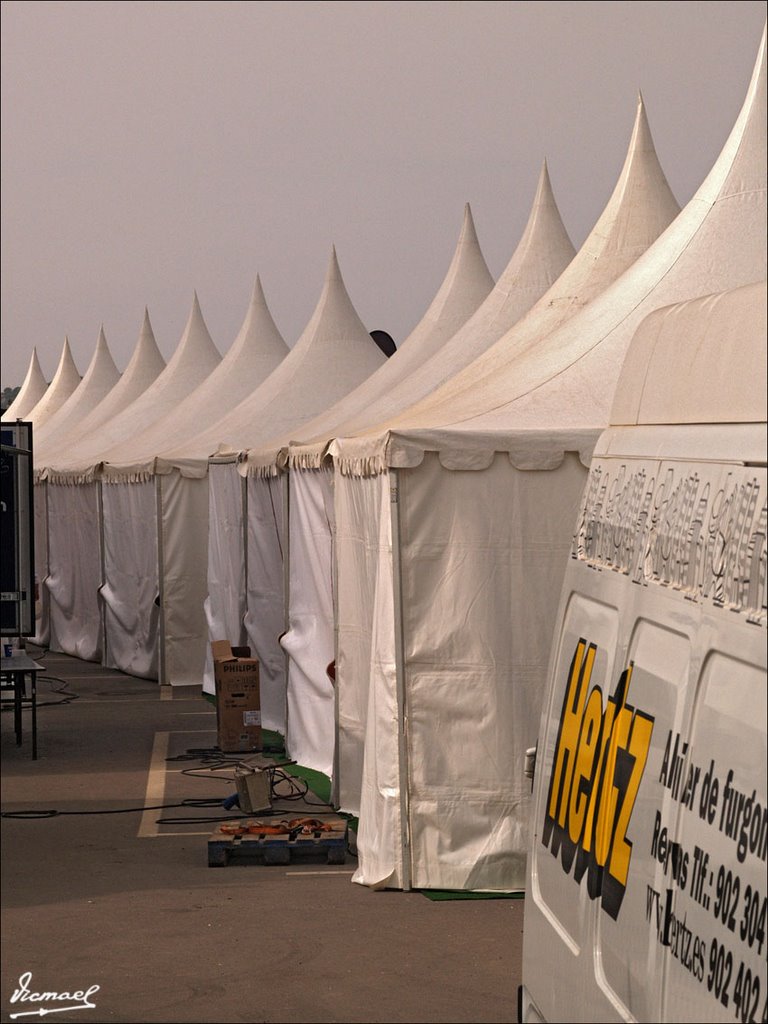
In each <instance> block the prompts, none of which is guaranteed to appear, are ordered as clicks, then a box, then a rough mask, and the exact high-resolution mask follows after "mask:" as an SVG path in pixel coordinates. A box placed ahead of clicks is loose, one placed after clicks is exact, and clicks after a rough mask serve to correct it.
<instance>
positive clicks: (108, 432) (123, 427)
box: [51, 293, 221, 477]
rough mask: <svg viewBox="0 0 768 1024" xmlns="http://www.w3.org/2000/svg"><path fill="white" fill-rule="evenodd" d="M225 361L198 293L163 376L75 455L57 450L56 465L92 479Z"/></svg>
mask: <svg viewBox="0 0 768 1024" xmlns="http://www.w3.org/2000/svg"><path fill="white" fill-rule="evenodd" d="M220 362H221V355H220V354H219V352H218V350H217V349H216V346H215V345H214V343H213V341H212V339H211V336H210V334H209V333H208V328H207V326H206V324H205V320H204V319H203V314H202V311H201V309H200V303H199V301H198V298H197V293H195V295H194V298H193V300H192V309H191V310H190V313H189V318H188V320H187V324H186V326H185V328H184V333H183V334H182V337H181V340H180V341H179V344H178V346H177V348H176V351H175V352H174V354H173V356H172V358H171V360H170V361H169V363H168V365H167V366H166V367H165V369H164V370H163V371H162V373H160V374H159V375H158V376H157V377H156V378H155V380H154V381H153V382H152V384H151V385H150V387H149V388H147V390H146V391H144V392H143V393H142V394H141V395H139V396H138V397H136V398H135V399H134V401H133V402H131V403H130V405H128V406H126V407H124V408H123V409H122V411H120V412H119V413H117V414H115V415H113V416H111V417H110V418H109V419H108V420H104V421H103V422H102V423H101V424H100V425H99V429H98V430H97V431H95V432H93V433H91V434H89V435H88V436H85V435H83V434H80V436H79V438H78V441H77V443H76V444H74V445H73V446H72V450H71V451H69V452H67V453H58V452H57V453H56V454H57V457H56V461H55V462H52V463H51V465H52V467H53V468H54V469H55V470H57V471H66V472H68V473H71V474H75V473H77V474H79V475H80V476H81V477H90V476H91V475H92V474H93V472H94V471H95V468H96V467H97V466H98V465H99V464H100V463H101V462H103V461H104V460H105V458H106V457H107V455H108V453H109V451H110V450H111V449H112V448H113V447H115V446H116V445H119V444H121V443H123V442H124V441H125V440H126V438H130V437H134V436H136V435H138V434H141V433H142V432H143V431H145V430H146V429H147V428H148V427H150V426H151V425H152V424H154V423H156V422H157V421H158V420H160V419H163V417H165V416H167V415H168V414H169V413H170V412H172V410H173V409H175V408H176V406H177V405H178V404H179V403H180V402H181V401H183V400H184V399H185V398H186V397H187V395H189V394H191V393H192V392H193V391H194V390H195V388H197V387H198V386H199V385H200V384H202V383H203V381H205V380H207V379H208V377H209V376H210V375H211V374H212V373H213V371H214V370H215V369H216V367H217V366H218V365H219V363H220ZM110 398H111V396H108V398H107V401H109V399H110Z"/></svg>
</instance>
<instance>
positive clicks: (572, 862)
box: [542, 639, 654, 920]
mask: <svg viewBox="0 0 768 1024" xmlns="http://www.w3.org/2000/svg"><path fill="white" fill-rule="evenodd" d="M596 655H597V647H596V645H595V644H588V643H587V641H586V640H584V639H580V640H579V642H578V644H577V645H576V651H575V653H574V655H573V660H572V662H571V667H570V670H569V673H568V684H567V686H566V691H565V698H564V700H563V709H562V714H561V716H560V728H559V730H558V734H557V742H556V744H555V752H554V758H553V761H552V775H551V778H550V782H549V792H548V795H547V804H546V812H545V817H544V827H543V830H542V842H543V844H544V846H546V847H547V848H548V849H549V850H550V851H551V853H552V855H553V856H554V857H560V860H561V863H562V866H563V870H564V871H565V873H566V874H570V873H571V871H573V877H574V880H575V881H576V882H577V883H580V882H581V879H582V878H583V877H584V874H585V873H586V876H587V882H586V884H587V892H588V894H589V896H590V898H591V899H593V900H594V899H598V898H599V899H600V900H601V905H602V908H603V910H605V911H606V913H608V914H609V915H610V916H611V917H612V918H613V919H614V920H615V919H616V918H617V917H618V915H619V910H620V909H621V904H622V900H623V899H624V893H625V891H626V886H627V878H628V876H629V864H630V860H631V858H632V842H631V841H630V840H629V839H628V838H627V834H628V828H629V822H630V819H631V817H632V811H633V809H634V806H635V800H636V799H637V793H638V789H639V788H640V781H641V779H642V777H643V772H644V770H645V764H646V761H647V759H648V750H649V748H650V744H651V734H652V732H653V723H654V719H653V718H652V717H651V716H650V715H646V714H644V713H643V712H641V711H636V710H635V709H634V708H633V707H632V706H631V705H630V704H628V703H627V696H628V693H629V686H630V682H631V680H632V669H633V666H632V664H631V663H630V665H629V667H628V668H627V669H625V670H624V672H622V674H621V677H620V679H619V681H618V683H617V685H616V691H615V693H614V694H613V695H612V696H610V697H609V698H608V700H607V703H606V705H605V708H603V693H602V690H601V689H600V687H599V686H597V685H596V686H593V687H592V688H591V689H590V682H591V679H592V670H593V668H594V664H595V657H596Z"/></svg>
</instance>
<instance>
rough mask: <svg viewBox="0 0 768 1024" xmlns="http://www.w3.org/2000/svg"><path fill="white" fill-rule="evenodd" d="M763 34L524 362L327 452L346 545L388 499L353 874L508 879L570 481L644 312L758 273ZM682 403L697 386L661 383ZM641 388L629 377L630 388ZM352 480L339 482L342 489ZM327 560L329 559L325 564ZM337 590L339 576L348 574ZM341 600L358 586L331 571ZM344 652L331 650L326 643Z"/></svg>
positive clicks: (498, 358) (579, 479)
mask: <svg viewBox="0 0 768 1024" xmlns="http://www.w3.org/2000/svg"><path fill="white" fill-rule="evenodd" d="M765 114H766V107H765V39H763V43H762V45H761V50H760V55H759V58H758V62H757V67H756V69H755V73H754V76H753V78H752V81H751V84H750V88H749V91H748V95H747V99H746V101H745V104H744V107H743V109H742V111H741V113H740V115H739V117H738V119H737V122H736V125H735V127H734V129H733V132H732V134H731V136H730V137H729V139H728V141H727V142H726V144H725V147H724V149H723V152H722V154H721V156H720V157H719V158H718V160H717V162H716V164H715V166H714V168H713V169H712V171H711V172H710V174H709V175H708V177H707V179H706V180H705V182H704V183H703V184H702V186H701V188H700V189H699V191H698V192H697V193H696V195H695V196H694V197H693V199H692V200H691V201H690V202H689V203H688V205H687V206H686V207H685V209H684V210H683V211H682V213H681V214H680V215H679V217H677V218H676V220H675V221H674V222H673V223H672V224H671V225H670V227H669V228H668V229H667V230H666V231H665V232H664V233H663V234H662V235H661V237H660V238H659V239H658V240H657V241H656V242H655V243H654V244H653V245H652V246H651V247H650V248H649V249H648V250H647V251H646V252H645V253H644V254H643V255H641V256H640V257H639V259H638V260H637V262H636V263H635V264H634V266H632V267H631V268H630V269H629V270H628V271H627V272H626V273H625V274H623V275H622V276H621V277H620V278H619V279H618V280H616V281H615V282H614V283H613V284H612V285H611V286H610V287H608V288H607V289H606V290H605V291H604V292H603V293H602V295H601V296H600V297H599V298H597V299H596V300H595V301H594V302H592V303H591V304H590V305H589V306H587V307H586V308H585V309H584V310H583V311H581V312H580V313H579V314H577V315H576V316H574V317H572V318H571V319H570V320H569V321H568V322H567V323H565V324H564V325H563V326H562V327H560V328H558V329H556V330H555V331H553V332H552V333H550V334H549V335H547V336H546V337H542V338H540V339H539V340H538V342H537V344H536V347H535V349H530V348H529V347H528V346H523V347H522V350H521V349H520V348H518V347H517V346H516V345H515V343H514V342H515V339H514V329H513V331H512V332H510V336H509V337H508V338H506V339H502V340H501V341H500V342H499V343H497V345H495V346H493V347H492V348H491V349H489V350H488V352H487V353H485V354H484V355H483V356H481V357H480V358H479V360H477V361H476V362H475V363H474V364H473V365H472V366H470V367H469V368H468V369H467V370H466V371H463V373H462V374H460V375H459V376H457V377H456V378H455V379H454V380H453V381H451V382H449V383H448V385H446V386H445V387H444V388H443V389H441V390H440V391H438V392H437V393H436V395H435V396H433V398H432V399H431V400H429V401H425V402H424V403H422V405H421V407H417V408H415V409H414V410H411V411H410V412H409V413H408V414H407V415H404V416H402V417H401V418H400V420H399V421H393V423H392V424H390V425H389V426H388V429H386V430H381V431H379V432H372V433H371V434H370V435H369V436H368V437H366V438H355V439H349V440H347V439H343V440H340V441H338V442H337V444H336V464H337V466H338V468H339V470H340V475H339V476H338V477H337V481H336V483H337V521H339V523H340V524H341V521H342V520H346V523H347V525H346V533H345V534H344V537H342V530H341V525H339V535H340V544H341V543H342V542H343V541H344V540H345V539H346V536H348V535H349V533H350V530H351V526H350V522H352V523H354V522H355V520H354V517H353V515H352V514H351V513H350V511H349V509H350V507H351V506H352V503H353V501H355V500H357V501H359V498H358V497H357V491H358V490H359V488H358V486H357V479H356V477H355V474H360V473H361V472H367V473H376V472H378V473H379V475H378V476H374V477H373V479H374V480H378V481H380V483H379V492H378V493H379V496H380V495H381V488H382V485H383V484H386V487H387V499H388V502H389V497H390V494H391V495H392V497H393V499H394V500H393V505H392V508H393V516H392V537H391V544H389V543H387V539H386V538H385V540H384V542H383V543H381V545H380V552H379V554H380V557H379V561H378V566H377V568H376V571H375V572H371V568H370V565H366V571H367V572H368V573H369V577H368V578H369V579H371V580H372V582H371V583H369V584H368V585H369V586H374V587H375V588H376V602H377V604H376V616H375V621H374V634H375V635H374V638H373V641H372V645H371V651H372V654H371V657H370V659H369V664H365V665H356V666H355V665H349V664H347V665H346V666H345V668H346V670H347V677H346V682H347V684H351V681H352V680H353V679H354V670H355V668H356V669H357V670H358V671H359V672H361V673H365V672H368V671H370V674H371V682H370V689H369V704H368V712H367V720H366V741H365V755H364V770H363V771H364V775H363V792H362V799H361V805H360V819H361V830H360V833H359V836H358V849H359V853H360V867H359V870H358V872H357V875H356V876H355V877H356V880H357V881H360V882H363V883H365V884H369V885H375V886H394V887H398V886H409V885H413V886H415V887H425V888H434V887H438V888H459V889H461V888H478V889H490V890H494V889H511V888H512V889H514V888H519V887H522V885H523V884H524V861H525V851H526V849H527V837H526V830H527V820H528V804H529V786H528V784H527V783H526V780H525V779H524V777H523V764H524V752H525V749H526V747H528V746H529V745H530V744H531V743H532V737H535V735H536V731H537V723H538V718H539V712H540V700H541V691H542V687H543V685H544V681H545V677H546V664H547V660H548V653H549V646H550V643H551V626H552V622H553V620H554V615H555V609H556V606H557V602H558V599H559V590H560V585H561V581H562V574H563V570H564V566H565V561H566V557H567V552H568V550H569V548H570V541H571V537H572V531H573V524H574V522H575V518H576V508H577V504H578V499H579V495H580V491H581V488H582V485H583V482H584V472H583V469H581V468H580V466H579V453H581V457H582V459H584V457H585V456H587V455H588V453H589V448H590V442H591V440H592V439H593V438H594V437H595V436H596V433H597V430H598V429H599V428H602V427H604V426H605V425H606V424H607V423H608V420H609V413H610V407H611V403H612V400H613V396H614V390H615V387H616V382H617V379H618V375H619V372H620V369H621V366H622V361H623V358H624V355H625V353H626V350H627V347H628V345H629V342H630V340H631V338H632V336H633V334H634V332H635V330H636V329H637V327H638V325H639V323H640V321H641V320H642V319H643V317H644V316H646V315H647V314H649V313H651V312H652V311H654V310H656V309H658V308H659V307H661V306H664V305H667V304H669V303H671V302H675V301H684V300H686V299H689V298H694V297H696V296H701V295H704V294H708V293H710V292H714V291H721V290H728V289H731V288H735V287H739V286H741V285H744V284H747V283H749V282H752V281H755V280H761V279H763V278H764V277H765V273H766V267H765V264H766V256H765V232H764V224H765V214H766V195H765V191H766V182H765V145H766V136H765V124H766V117H765ZM676 385H677V387H678V388H679V390H680V393H681V401H683V398H682V396H686V395H687V394H688V392H689V391H690V390H694V391H695V389H696V387H697V381H696V379H695V377H692V376H691V375H689V374H685V375H683V377H682V379H679V380H678V381H676ZM638 387H640V382H638ZM347 474H348V475H347ZM341 564H342V563H341V560H340V565H341ZM348 579H349V582H347V580H348ZM338 586H339V590H340V592H341V591H343V590H344V589H346V588H349V589H350V590H351V591H353V592H354V590H355V588H358V587H359V586H360V583H359V576H357V577H352V578H350V577H348V576H344V575H343V574H342V572H341V570H340V573H339V582H338ZM340 642H341V641H340Z"/></svg>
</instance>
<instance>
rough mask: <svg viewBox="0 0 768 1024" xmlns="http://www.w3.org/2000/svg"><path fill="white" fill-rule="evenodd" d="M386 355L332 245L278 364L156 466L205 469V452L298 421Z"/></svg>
mask: <svg viewBox="0 0 768 1024" xmlns="http://www.w3.org/2000/svg"><path fill="white" fill-rule="evenodd" d="M385 360H386V356H385V355H384V353H383V352H382V351H381V349H380V348H379V347H378V345H376V343H375V342H374V341H373V339H372V338H371V336H370V334H369V333H368V331H367V330H366V329H365V327H364V325H363V323H362V321H361V320H360V317H359V316H358V315H357V312H356V310H355V308H354V306H353V305H352V301H351V300H350V298H349V295H348V293H347V289H346V288H345V286H344V281H343V279H342V276H341V271H340V270H339V264H338V260H337V258H336V250H335V248H334V249H333V250H332V252H331V258H330V261H329V264H328V271H327V275H326V279H325V284H324V286H323V291H322V294H321V295H320V299H319V301H318V303H317V306H316V308H315V311H314V313H313V314H312V317H311V318H310V320H309V322H308V323H307V326H306V327H305V328H304V331H303V332H302V335H301V337H300V338H299V340H298V341H297V342H296V344H295V345H294V347H293V348H292V349H291V351H290V352H289V353H288V355H287V356H286V357H285V359H283V361H282V362H281V363H280V365H279V366H278V367H277V369H276V370H274V371H273V372H272V373H271V374H270V375H269V377H267V379H266V380H265V381H264V382H263V383H262V384H261V385H260V386H259V387H258V388H257V389H256V390H255V391H254V392H253V393H252V394H250V395H248V396H247V397H246V398H245V399H243V400H242V401H241V402H240V403H239V404H238V405H236V406H235V408H234V409H232V410H231V411H230V412H229V413H227V414H226V415H225V416H224V417H222V418H221V419H220V420H219V421H218V422H217V423H216V424H215V425H214V426H212V427H209V428H207V429H206V430H204V431H202V432H201V433H200V434H198V435H197V436H196V437H194V438H192V439H191V440H190V441H189V442H188V443H186V444H185V445H184V447H183V448H181V449H179V450H178V451H174V450H170V449H169V450H168V451H167V452H162V453H160V454H161V455H162V456H163V458H162V459H161V460H158V466H159V467H161V468H162V467H163V466H165V465H166V464H170V465H178V466H181V467H182V468H183V469H186V471H187V472H192V473H195V474H202V473H205V472H206V471H207V458H208V456H209V455H211V454H214V453H216V452H233V453H234V452H238V451H242V450H244V449H246V448H250V447H252V446H253V445H255V444H258V443H259V442H260V441H262V440H263V439H265V438H267V437H269V436H271V435H272V434H273V433H274V432H275V431H288V430H291V429H293V428H296V427H299V426H301V424H302V423H303V422H305V421H306V420H308V419H311V418H312V417H313V416H316V415H317V414H318V413H319V412H320V411H321V410H323V409H325V408H327V406H329V405H330V404H332V403H333V402H335V401H336V400H337V399H338V398H340V397H341V396H342V395H344V394H346V393H347V392H349V391H351V390H352V388H353V387H356V386H357V385H358V384H359V383H360V382H361V381H362V380H364V379H365V378H366V377H368V376H369V375H370V374H371V373H373V371H374V370H376V369H377V368H378V367H379V366H381V365H382V364H383V363H384V361H385ZM201 460H202V461H201ZM193 464H194V465H193ZM112 471H113V470H111V469H110V472H112ZM118 471H119V470H117V469H115V470H114V472H118Z"/></svg>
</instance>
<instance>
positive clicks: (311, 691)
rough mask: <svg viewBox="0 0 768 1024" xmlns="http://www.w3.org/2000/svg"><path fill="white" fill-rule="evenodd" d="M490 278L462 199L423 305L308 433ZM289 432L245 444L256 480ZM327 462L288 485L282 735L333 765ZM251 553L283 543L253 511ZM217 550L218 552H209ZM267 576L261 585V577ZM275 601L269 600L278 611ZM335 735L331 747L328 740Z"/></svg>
mask: <svg viewBox="0 0 768 1024" xmlns="http://www.w3.org/2000/svg"><path fill="white" fill-rule="evenodd" d="M492 288H493V278H492V277H491V274H490V272H489V270H488V267H487V265H486V262H485V258H484V257H483V254H482V252H481V250H480V245H479V243H478V240H477V234H476V232H475V226H474V222H473V220H472V214H471V211H470V208H469V204H467V205H466V206H465V208H464V220H463V224H462V228H461V233H460V236H459V240H458V243H457V246H456V249H455V252H454V255H453V259H452V260H451V263H450V266H449V267H448V271H447V273H446V275H445V278H444V279H443V282H442V284H441V286H440V288H439V289H438V291H437V293H436V295H435V297H434V299H433V300H432V302H431V303H430V305H429V307H428V309H427V311H426V313H425V314H424V315H423V317H422V318H421V320H420V321H419V323H418V324H417V325H416V327H415V328H414V329H413V331H412V332H411V333H410V335H409V336H408V337H407V338H406V339H405V341H403V342H402V343H401V345H400V346H399V348H398V350H397V351H396V352H395V353H394V354H393V355H392V356H391V357H390V358H389V359H387V360H386V362H385V363H384V364H383V365H382V366H380V367H379V368H378V369H377V370H376V372H375V373H372V374H371V375H370V376H369V377H367V378H366V380H365V381H363V383H362V384H360V385H359V386H358V387H357V388H355V389H353V390H352V391H350V392H349V394H347V395H346V396H344V397H343V398H342V399H341V400H340V401H338V402H336V403H335V404H333V405H332V406H331V407H330V409H328V410H326V411H325V412H324V413H322V415H320V416H319V417H315V418H314V419H313V420H311V421H310V422H309V423H307V424H305V425H304V426H302V428H301V430H302V432H306V433H307V436H309V437H312V436H314V433H315V432H316V431H317V429H318V428H319V427H320V426H321V425H322V424H323V423H325V424H331V423H333V422H343V421H344V420H345V419H346V417H347V416H348V415H350V414H351V413H352V412H355V411H359V410H361V409H363V408H365V407H366V406H367V405H368V404H369V403H370V402H372V401H375V399H376V398H377V397H378V396H379V395H380V394H382V393H383V392H384V393H386V392H389V391H392V390H394V389H395V388H396V386H397V383H398V382H399V381H400V380H401V379H403V377H404V376H407V374H408V372H409V369H410V368H412V367H413V366H416V365H418V364H419V363H420V362H422V361H424V360H425V359H426V358H428V357H429V356H430V355H431V354H432V353H434V352H435V351H438V350H439V349H440V347H441V346H442V345H443V344H444V343H445V341H446V340H447V339H448V338H449V337H451V335H452V334H454V333H455V331H456V329H457V328H459V327H461V325H462V324H463V323H465V322H466V320H467V318H468V317H469V316H471V315H472V313H474V311H475V310H476V309H477V307H478V305H479V304H480V303H481V302H482V301H483V300H484V299H485V298H486V297H487V295H488V293H489V292H490V290H491V289H492ZM291 436H292V435H291V434H285V435H284V436H283V437H277V436H273V437H272V438H271V440H270V441H268V442H267V443H266V445H264V446H263V447H260V448H258V449H251V451H250V452H249V455H248V467H249V473H250V474H251V475H252V476H256V477H261V478H262V482H256V481H254V482H253V483H252V484H251V487H252V488H257V489H261V490H263V489H264V488H265V487H270V486H271V485H270V484H269V482H268V478H270V477H273V476H275V475H276V474H277V460H278V458H279V453H280V450H281V448H282V447H283V446H286V445H287V444H288V442H289V440H290V438H291ZM329 481H330V476H329V474H328V473H327V472H321V473H315V472H312V473H310V474H309V475H308V476H307V478H306V480H305V484H306V488H307V489H308V490H305V489H303V488H299V489H298V490H297V491H294V490H293V488H292V483H291V482H290V481H288V482H287V485H288V486H289V487H291V497H290V500H289V502H288V505H289V509H290V514H289V516H288V522H289V535H288V544H287V545H286V547H285V551H286V552H287V554H288V565H287V567H286V568H287V575H288V594H287V595H286V598H288V597H290V601H289V602H287V603H289V616H288V625H289V628H288V630H287V632H286V634H285V636H284V637H283V639H282V641H281V645H282V648H283V650H284V651H286V652H287V653H288V655H289V659H288V680H287V709H288V715H287V727H286V741H287V747H288V750H289V751H290V753H291V756H292V757H294V758H295V759H296V760H298V761H299V762H300V763H301V764H303V765H305V766H308V767H311V768H316V769H319V770H320V771H324V772H327V773H328V774H330V762H331V760H332V757H333V744H332V740H333V735H334V731H335V730H334V725H333V722H334V701H333V691H332V688H331V684H330V680H329V678H328V675H327V672H326V669H327V667H328V664H329V662H330V661H331V660H332V659H333V657H334V655H333V616H332V611H331V586H332V583H331V564H332V558H331V551H330V538H331V531H332V519H333V512H332V509H333V500H332V493H331V492H330V490H329V488H328V483H329ZM248 544H249V546H248V561H249V564H250V563H251V562H255V563H256V564H258V565H270V564H272V565H277V564H279V561H280V552H279V550H277V537H276V535H275V531H274V529H264V528H263V526H262V524H261V522H260V521H259V520H258V518H254V520H253V521H249V524H248ZM212 553H214V554H215V553H216V552H212ZM269 579H270V577H269V576H268V575H266V574H265V575H264V576H263V577H260V576H259V575H258V574H255V573H252V574H251V579H250V585H249V597H250V599H251V601H252V602H253V604H254V607H265V606H268V605H269V604H270V602H271V601H272V600H274V598H275V596H276V595H275V593H274V588H272V587H270V585H269ZM265 583H266V585H265ZM277 611H278V609H277V608H275V612H273V615H274V614H275V613H276V612H277ZM281 631H282V630H280V631H278V632H275V633H274V635H273V640H272V645H273V653H274V657H275V659H276V660H277V659H278V658H279V657H280V651H279V647H278V646H277V641H278V636H279V632H281ZM327 736H330V737H331V744H330V747H329V746H328V744H327V743H324V740H325V737H327Z"/></svg>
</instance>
